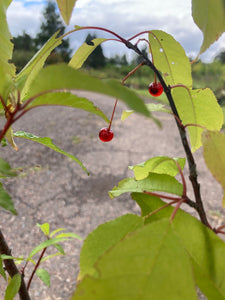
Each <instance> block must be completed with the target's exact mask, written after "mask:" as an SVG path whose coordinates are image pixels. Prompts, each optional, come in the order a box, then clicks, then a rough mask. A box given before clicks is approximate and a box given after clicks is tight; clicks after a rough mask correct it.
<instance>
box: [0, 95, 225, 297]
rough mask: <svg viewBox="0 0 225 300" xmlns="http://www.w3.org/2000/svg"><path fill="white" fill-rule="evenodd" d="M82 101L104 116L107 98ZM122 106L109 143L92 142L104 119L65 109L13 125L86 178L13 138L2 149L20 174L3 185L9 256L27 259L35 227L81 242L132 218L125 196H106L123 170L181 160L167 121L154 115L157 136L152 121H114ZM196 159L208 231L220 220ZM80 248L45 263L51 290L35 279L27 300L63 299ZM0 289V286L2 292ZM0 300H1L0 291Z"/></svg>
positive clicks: (212, 187)
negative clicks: (9, 206)
mask: <svg viewBox="0 0 225 300" xmlns="http://www.w3.org/2000/svg"><path fill="white" fill-rule="evenodd" d="M86 94H87V93H86ZM87 96H88V98H89V99H90V100H93V101H94V102H95V103H96V104H97V105H98V106H99V107H100V108H102V109H103V110H104V111H105V112H106V114H107V115H108V116H110V115H111V111H112V108H113V105H114V99H111V98H109V97H105V96H102V95H97V94H90V93H88V94H87ZM123 108H124V106H123V105H122V104H119V107H118V109H117V112H116V116H115V121H114V123H113V131H114V133H115V138H114V139H113V140H112V141H111V142H110V143H102V142H100V141H99V139H98V131H99V129H100V128H101V127H104V126H105V123H104V121H103V120H101V119H100V118H99V117H97V116H94V115H90V114H88V113H86V112H83V111H79V110H74V109H70V108H61V107H54V108H49V107H47V108H40V109H36V110H33V111H31V112H30V113H29V114H27V115H26V116H24V118H23V119H22V120H20V121H18V122H17V123H16V124H15V130H25V131H28V132H31V133H33V134H35V135H38V136H42V137H44V136H49V137H51V138H52V140H53V142H54V143H55V144H56V145H58V146H59V147H61V148H62V149H64V150H65V151H68V152H69V153H71V154H74V155H75V156H77V157H78V158H79V159H80V160H81V161H82V162H83V163H84V164H85V166H86V167H87V168H88V170H89V172H90V176H87V175H86V173H85V172H84V171H83V170H82V169H81V168H80V167H79V166H78V165H77V164H76V163H75V162H72V161H70V160H69V159H68V158H67V157H64V156H62V155H60V154H58V153H55V152H54V151H52V150H50V149H47V148H45V147H44V146H42V145H38V144H36V143H34V142H31V141H26V140H22V139H17V140H16V142H17V144H18V146H19V151H18V152H15V151H14V150H13V149H11V148H9V147H7V148H2V149H1V152H2V153H1V157H3V158H7V159H8V161H9V162H10V163H11V165H12V167H19V166H20V167H23V168H24V173H23V174H21V176H19V177H17V178H14V179H10V180H7V181H6V182H5V183H4V185H5V187H6V189H7V190H8V191H9V193H10V194H11V196H12V198H13V199H14V203H15V206H16V209H17V211H18V213H19V215H18V216H12V215H11V214H9V213H8V212H5V211H4V210H1V211H0V214H1V225H2V230H3V233H4V234H5V237H6V239H7V241H8V243H9V245H10V247H11V248H12V253H13V255H15V256H19V255H24V256H26V255H27V254H28V253H29V252H30V251H31V249H32V248H33V247H34V246H36V245H37V244H38V243H40V242H41V241H43V237H42V234H41V233H40V230H39V229H38V228H37V227H36V226H35V224H36V223H44V222H49V223H50V225H51V229H52V230H54V229H56V228H59V227H63V228H66V229H67V231H72V232H75V233H77V234H79V235H80V236H82V237H83V238H85V237H86V236H87V234H88V233H89V232H91V231H92V230H93V229H94V228H95V227H96V226H98V225H99V224H101V223H103V222H105V221H108V220H111V219H113V218H115V217H118V216H120V215H122V214H126V213H128V212H137V213H139V209H138V207H137V206H136V205H135V203H134V202H133V201H132V200H131V199H130V198H129V195H125V196H123V197H120V198H118V199H115V200H111V199H110V198H109V196H108V191H109V190H110V189H112V188H113V187H114V186H115V185H117V183H118V182H119V181H120V180H121V179H123V178H125V177H127V176H132V172H131V171H129V170H128V168H127V167H128V166H129V165H134V164H137V163H140V162H142V161H144V160H146V159H148V158H150V157H153V156H156V155H169V156H172V157H184V152H183V149H182V146H181V144H180V140H179V137H178V131H177V129H176V125H175V124H174V121H173V120H172V118H171V117H170V116H168V115H165V114H161V113H157V114H156V115H157V117H158V118H159V119H160V120H161V122H162V124H163V129H161V130H160V129H159V128H158V127H157V126H156V125H155V124H154V123H153V122H152V121H149V120H148V119H146V118H144V117H142V116H139V115H136V114H134V115H132V116H130V117H129V118H128V119H127V120H126V121H125V122H121V121H120V115H121V111H122V109H123ZM195 157H196V160H197V162H198V170H199V181H200V182H201V187H202V196H203V199H204V202H205V207H206V211H207V213H208V215H209V218H210V220H211V221H212V223H213V225H214V226H215V225H218V224H221V223H222V222H224V221H225V214H224V210H223V209H222V208H221V201H222V189H221V187H220V186H219V185H218V184H217V183H216V182H215V180H214V179H213V177H212V176H211V175H210V174H209V172H208V170H207V168H206V166H205V164H204V161H203V158H202V156H201V150H199V151H197V153H195ZM35 166H39V168H34V167H35ZM189 194H190V196H191V192H190V193H189ZM81 246H82V243H81V242H80V241H74V242H71V243H66V244H65V251H66V253H68V255H67V256H65V257H57V258H55V259H54V261H53V260H52V263H51V261H47V262H46V263H45V266H43V267H45V268H46V269H47V270H48V271H49V272H50V274H51V275H52V276H51V287H50V288H47V287H45V286H44V285H43V284H42V283H41V282H40V280H39V279H38V278H36V279H35V280H34V281H33V283H32V285H31V289H30V293H31V296H32V299H46V300H47V299H54V300H56V299H70V297H71V295H72V292H73V290H74V289H75V285H76V276H77V274H78V271H79V252H80V248H81ZM28 276H29V274H27V277H26V278H28ZM2 283H3V281H2V280H1V281H0V289H1V290H3V284H2ZM0 299H4V297H3V293H1V292H0Z"/></svg>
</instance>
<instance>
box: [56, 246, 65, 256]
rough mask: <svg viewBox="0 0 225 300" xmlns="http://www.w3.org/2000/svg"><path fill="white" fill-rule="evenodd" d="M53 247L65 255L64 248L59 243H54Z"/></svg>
mask: <svg viewBox="0 0 225 300" xmlns="http://www.w3.org/2000/svg"><path fill="white" fill-rule="evenodd" d="M54 247H55V248H56V249H57V250H58V251H59V252H60V253H61V254H62V255H65V252H64V249H63V247H62V246H61V245H59V244H55V245H54Z"/></svg>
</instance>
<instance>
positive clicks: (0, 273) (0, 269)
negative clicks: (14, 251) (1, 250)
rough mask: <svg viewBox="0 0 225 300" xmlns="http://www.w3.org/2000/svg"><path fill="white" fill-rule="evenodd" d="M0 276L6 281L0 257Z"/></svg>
mask: <svg viewBox="0 0 225 300" xmlns="http://www.w3.org/2000/svg"><path fill="white" fill-rule="evenodd" d="M0 275H1V276H2V277H3V278H4V279H5V280H7V277H6V273H5V270H4V267H3V263H2V258H1V257H0Z"/></svg>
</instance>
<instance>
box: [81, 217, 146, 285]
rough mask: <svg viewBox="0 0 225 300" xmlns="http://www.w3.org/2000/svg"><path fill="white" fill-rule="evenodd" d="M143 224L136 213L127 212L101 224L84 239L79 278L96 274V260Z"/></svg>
mask: <svg viewBox="0 0 225 300" xmlns="http://www.w3.org/2000/svg"><path fill="white" fill-rule="evenodd" d="M142 224H143V222H142V219H141V218H140V217H138V216H136V215H132V214H127V215H124V216H121V217H119V218H117V219H115V220H112V221H110V222H107V223H104V224H101V225H100V226H98V227H97V228H96V229H95V230H94V231H92V232H91V233H90V234H89V235H88V236H87V238H86V239H85V241H84V244H83V247H82V250H81V254H80V273H79V275H78V280H82V279H83V278H84V276H85V275H88V274H89V275H91V276H96V275H97V273H96V269H95V267H94V265H95V263H96V261H97V260H98V259H99V258H100V257H101V256H102V255H103V254H104V253H105V252H106V251H107V250H109V249H110V248H111V247H113V246H114V245H116V244H117V243H118V242H119V241H120V240H122V239H123V238H124V237H125V236H126V235H127V234H128V233H130V232H132V231H134V230H136V229H137V227H139V226H141V225H142Z"/></svg>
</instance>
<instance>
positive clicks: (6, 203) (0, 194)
mask: <svg viewBox="0 0 225 300" xmlns="http://www.w3.org/2000/svg"><path fill="white" fill-rule="evenodd" d="M0 206H1V207H2V208H4V209H6V210H8V211H10V212H11V213H12V214H14V215H17V211H16V209H15V207H14V204H13V201H12V198H11V197H10V195H9V194H8V193H7V192H6V191H5V189H4V188H3V185H2V183H0Z"/></svg>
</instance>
